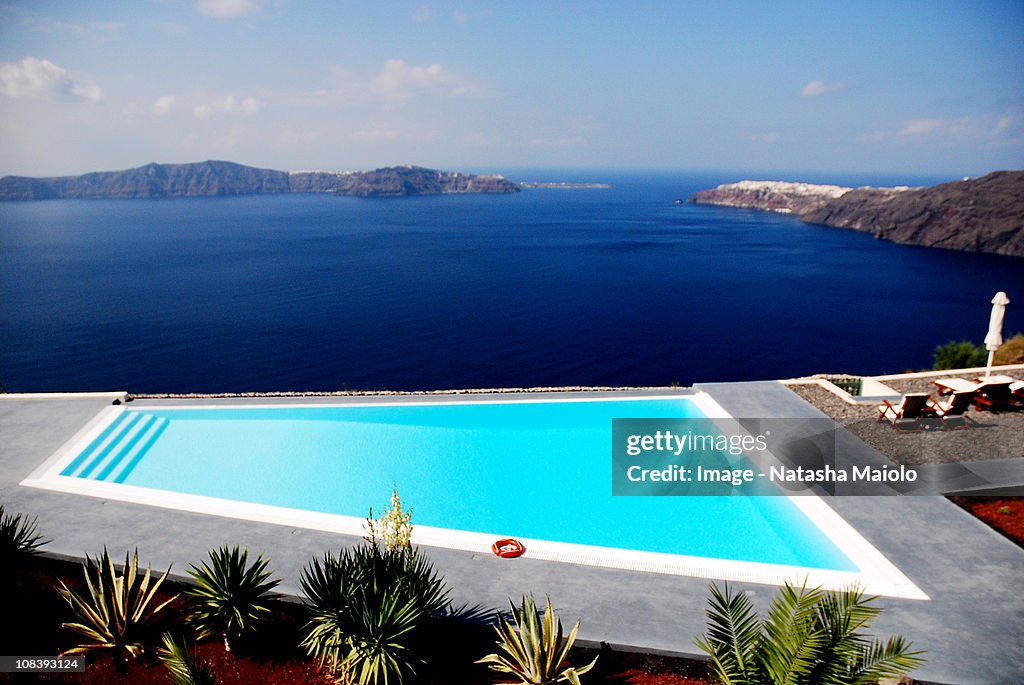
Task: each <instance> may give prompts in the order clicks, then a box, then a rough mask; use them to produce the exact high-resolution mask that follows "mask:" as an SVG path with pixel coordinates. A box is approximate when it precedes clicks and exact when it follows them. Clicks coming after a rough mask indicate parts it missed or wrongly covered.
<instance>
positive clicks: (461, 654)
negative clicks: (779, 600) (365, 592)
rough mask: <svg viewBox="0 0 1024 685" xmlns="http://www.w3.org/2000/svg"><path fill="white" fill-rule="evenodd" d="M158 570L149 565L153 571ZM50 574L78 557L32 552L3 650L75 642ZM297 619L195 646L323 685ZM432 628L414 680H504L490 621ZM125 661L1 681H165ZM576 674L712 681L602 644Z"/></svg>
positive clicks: (232, 665) (649, 683) (293, 613)
mask: <svg viewBox="0 0 1024 685" xmlns="http://www.w3.org/2000/svg"><path fill="white" fill-rule="evenodd" d="M159 571H160V569H154V572H159ZM57 578H60V579H62V580H64V582H65V583H67V584H68V585H69V586H71V587H72V588H73V589H76V590H80V591H81V590H83V589H84V582H83V581H82V575H81V567H80V566H79V565H78V564H73V563H68V562H63V561H56V560H52V559H45V558H40V559H37V560H36V561H35V562H34V563H33V568H31V569H28V570H27V572H26V573H23V574H21V576H20V578H19V579H18V580H16V581H15V588H14V592H12V593H11V600H10V606H9V608H10V610H11V611H10V613H9V614H8V616H17V617H19V630H18V631H17V633H14V634H12V635H11V636H10V638H9V639H8V641H7V642H6V644H5V647H6V648H5V650H4V651H5V652H6V653H8V654H15V655H24V656H29V655H32V656H55V655H57V654H58V653H60V652H61V651H62V650H65V649H68V648H69V647H71V646H72V645H74V644H75V639H76V635H75V634H73V633H71V632H70V631H68V630H66V629H62V628H61V627H60V624H61V623H62V622H64V621H71V620H74V619H73V616H72V615H71V613H70V610H69V609H68V607H67V604H66V603H65V602H64V600H63V599H61V597H60V596H59V595H58V594H57V592H56V591H55V590H54V589H53V588H54V586H55V585H56V584H57ZM164 588H166V589H167V590H168V592H167V593H164V594H162V597H158V601H163V600H164V599H166V598H167V597H169V596H170V594H171V593H177V592H178V591H179V590H180V588H178V587H176V586H175V585H174V584H173V583H171V582H170V581H168V582H167V583H165V586H164ZM162 589H163V588H162ZM183 606H184V602H183V600H181V599H178V600H176V601H175V602H173V603H172V604H171V605H170V606H169V607H168V609H167V610H165V612H164V613H165V614H166V616H165V618H164V620H163V624H162V625H158V626H156V627H155V628H154V631H153V635H151V640H150V641H151V642H153V643H154V644H156V643H158V640H157V639H156V635H157V634H158V633H159V632H161V631H164V630H171V631H172V632H180V631H181V623H180V615H181V614H180V612H181V610H182V608H183ZM584 620H586V619H585V618H584ZM303 621H304V619H303V617H302V614H301V611H299V609H298V607H297V606H295V605H288V606H286V607H285V608H284V609H282V610H281V611H279V612H278V615H277V616H276V617H275V619H274V620H273V621H271V622H270V623H268V625H267V626H266V630H265V631H264V632H263V633H262V634H261V636H260V638H259V641H258V642H255V641H253V642H250V643H249V644H240V645H238V646H236V648H235V650H234V651H233V652H230V653H229V652H226V651H225V650H224V647H223V645H222V643H221V642H219V641H210V642H205V643H203V644H200V645H199V646H198V648H197V650H198V654H199V656H200V658H202V659H203V660H204V661H207V662H208V663H210V664H211V665H212V667H213V669H214V672H215V675H216V677H217V682H218V683H219V684H220V685H260V684H263V683H273V684H274V685H326V684H328V683H333V682H336V681H335V680H333V679H331V678H330V677H329V676H328V675H327V674H326V673H324V672H323V671H321V670H320V669H318V668H317V665H316V663H315V662H314V661H312V660H310V659H309V658H308V657H306V655H305V654H303V653H302V652H301V651H300V650H299V649H298V647H296V645H297V644H298V642H299V639H300V634H301V627H302V623H303ZM431 633H432V640H431V644H429V645H426V646H425V650H424V651H425V652H426V653H428V654H430V655H431V658H432V663H431V665H430V666H429V667H428V668H424V669H423V670H422V672H421V674H420V677H419V678H417V681H416V682H418V683H424V684H426V685H440V684H442V683H443V684H444V685H477V684H479V685H491V684H496V683H503V682H504V683H507V682H511V681H510V680H509V679H508V678H503V677H501V674H498V673H494V672H492V671H489V670H488V669H487V667H486V666H484V665H480V664H476V663H474V662H475V661H476V660H478V659H480V658H481V657H483V656H484V655H486V654H488V653H490V652H493V651H496V645H495V642H494V631H493V629H492V628H490V627H486V626H478V625H470V624H466V623H462V622H455V621H439V622H438V625H437V629H436V630H432V631H431ZM597 654H598V652H597V651H596V650H588V649H577V650H575V651H574V654H573V655H572V657H571V658H572V661H573V662H574V663H577V664H584V663H587V662H589V661H590V660H592V659H593V658H594V656H595V655H597ZM127 668H128V670H127V673H118V672H117V670H116V668H115V666H114V660H113V658H112V657H111V655H109V654H91V655H88V656H87V657H86V670H85V672H84V673H61V674H36V675H28V674H19V675H14V674H5V673H0V684H6V683H12V684H15V683H29V682H32V683H79V684H82V685H108V684H109V685H119V684H122V683H123V684H124V685H128V684H131V685H136V684H138V685H167V683H168V682H169V681H168V678H167V671H166V670H165V669H164V667H163V666H162V665H161V664H160V663H159V662H158V661H157V660H156V659H155V658H153V657H144V658H143V659H142V660H141V661H140V662H135V661H132V662H130V663H129V664H128V667H127ZM583 682H584V683H587V685H708V684H709V683H710V682H711V681H710V679H708V678H707V666H706V664H705V663H704V662H700V661H690V660H686V659H673V658H668V657H657V656H650V655H643V654H633V653H623V652H612V651H610V650H604V651H603V652H602V653H601V654H600V658H599V659H598V663H597V666H596V667H595V668H594V670H593V671H591V672H590V673H588V674H587V675H586V676H585V677H584V678H583Z"/></svg>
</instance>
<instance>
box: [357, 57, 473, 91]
mask: <svg viewBox="0 0 1024 685" xmlns="http://www.w3.org/2000/svg"><path fill="white" fill-rule="evenodd" d="M370 89H371V90H372V91H373V92H374V93H376V94H377V95H381V96H383V97H385V98H387V99H390V100H405V99H407V98H411V97H413V96H415V95H436V96H471V95H479V94H480V89H479V88H477V87H476V86H475V85H473V84H472V83H471V82H470V81H469V80H468V79H466V78H464V77H462V76H460V75H459V74H456V73H455V72H453V71H449V70H447V69H445V68H444V67H442V66H441V65H440V64H431V65H430V66H428V67H414V66H410V65H408V64H406V63H405V60H403V59H389V60H388V61H387V62H385V63H384V68H383V69H382V70H381V72H380V73H379V74H377V76H375V77H374V78H373V80H372V82H371V83H370Z"/></svg>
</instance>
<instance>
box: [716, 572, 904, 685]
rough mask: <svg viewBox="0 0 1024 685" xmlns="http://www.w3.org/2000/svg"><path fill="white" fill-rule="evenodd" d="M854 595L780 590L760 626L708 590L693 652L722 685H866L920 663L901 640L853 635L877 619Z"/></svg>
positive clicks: (738, 597) (735, 597)
mask: <svg viewBox="0 0 1024 685" xmlns="http://www.w3.org/2000/svg"><path fill="white" fill-rule="evenodd" d="M875 599H876V598H875V597H865V596H864V594H863V592H861V591H860V590H859V589H857V588H851V589H848V590H843V591H841V592H835V591H827V592H826V591H823V590H820V589H817V588H815V589H808V588H807V586H806V585H804V586H803V587H800V588H797V587H794V586H792V585H790V584H788V583H787V584H786V585H784V586H783V587H782V588H781V589H780V590H779V592H778V594H777V595H776V596H775V597H774V598H773V599H772V603H771V606H770V607H769V609H768V615H767V617H766V618H764V619H760V618H759V617H758V615H757V613H756V612H755V611H754V608H753V604H752V603H751V601H750V599H749V598H748V597H747V595H746V594H744V593H738V594H733V593H732V592H731V591H730V589H729V586H728V584H726V586H725V588H724V589H719V588H718V586H717V585H712V586H711V598H710V599H709V600H708V609H707V610H706V614H707V617H708V629H707V631H706V633H705V635H704V637H703V638H702V639H698V640H697V646H698V647H700V648H701V649H702V650H703V651H705V652H707V653H708V655H710V656H711V661H712V664H713V666H714V670H715V675H716V676H717V677H718V679H719V680H720V681H721V682H722V683H725V684H726V685H755V684H756V685H762V684H763V685H783V684H785V685H867V684H868V683H875V682H877V681H878V680H879V679H880V678H887V677H895V676H899V675H901V674H903V673H905V672H907V671H910V670H912V669H914V668H916V667H917V666H920V665H921V664H922V663H924V659H922V658H921V657H920V655H921V654H923V652H920V651H910V643H909V642H908V641H907V640H905V639H904V638H903V637H902V636H899V635H896V636H892V637H890V638H889V639H888V640H886V641H885V642H884V643H882V642H880V641H878V640H873V639H870V638H869V637H867V636H866V635H864V634H863V633H861V632H859V631H861V630H863V629H866V628H867V627H868V626H869V625H870V624H871V622H872V621H873V620H874V619H875V617H877V616H878V614H880V613H881V611H882V610H881V609H880V608H878V607H875V606H872V605H871V602H872V601H874V600H875Z"/></svg>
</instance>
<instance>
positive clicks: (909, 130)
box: [896, 119, 948, 136]
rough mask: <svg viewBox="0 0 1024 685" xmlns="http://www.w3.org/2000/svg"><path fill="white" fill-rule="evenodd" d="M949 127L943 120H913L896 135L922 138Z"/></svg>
mask: <svg viewBox="0 0 1024 685" xmlns="http://www.w3.org/2000/svg"><path fill="white" fill-rule="evenodd" d="M947 126H948V123H947V122H946V121H945V120H943V119H913V120H911V121H908V122H907V123H906V124H905V125H904V126H903V128H901V129H900V130H899V131H898V132H897V133H896V135H898V136H921V135H924V134H926V133H933V132H935V131H938V130H940V129H942V128H945V127H947Z"/></svg>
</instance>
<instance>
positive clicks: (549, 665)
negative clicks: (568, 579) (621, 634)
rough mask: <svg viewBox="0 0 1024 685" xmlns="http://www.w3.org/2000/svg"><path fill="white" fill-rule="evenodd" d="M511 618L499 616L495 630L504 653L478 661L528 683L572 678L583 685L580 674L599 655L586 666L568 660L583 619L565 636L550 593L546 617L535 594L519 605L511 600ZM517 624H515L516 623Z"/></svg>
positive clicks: (535, 684) (575, 684)
mask: <svg viewBox="0 0 1024 685" xmlns="http://www.w3.org/2000/svg"><path fill="white" fill-rule="evenodd" d="M509 606H510V607H511V609H512V622H509V621H507V620H506V619H505V618H504V617H499V619H498V625H497V626H495V628H494V629H495V630H496V631H497V633H498V647H500V648H501V650H502V651H503V652H505V653H504V654H488V655H487V656H485V657H484V658H483V659H481V660H480V661H478V662H477V663H480V664H489V665H490V668H491V670H494V671H499V672H501V673H508V674H509V675H512V676H514V677H516V678H518V679H519V682H520V683H528V684H529V685H547V684H548V683H560V682H562V681H565V682H569V683H571V684H572V685H580V676H581V675H584V674H585V673H587V672H588V671H590V669H592V668H593V667H594V664H596V663H597V657H594V660H593V661H591V662H590V663H589V664H587V665H586V666H581V667H579V668H577V667H575V666H572V665H570V664H569V663H568V658H569V650H570V649H572V646H573V644H574V643H575V642H576V634H577V633H578V632H579V630H580V622H579V620H578V619H577V621H576V625H574V626H573V627H572V630H570V631H569V634H568V635H566V636H565V637H563V636H562V619H561V618H559V617H558V615H557V614H556V613H555V610H554V609H553V608H552V607H551V598H550V597H548V599H547V605H546V606H545V608H544V618H543V620H542V619H541V618H540V616H539V614H538V612H537V602H536V600H534V598H533V595H530V596H528V597H523V602H522V606H521V607H520V608H518V609H517V608H516V606H515V604H512V601H511V600H509ZM513 624H514V625H513Z"/></svg>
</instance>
